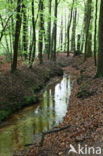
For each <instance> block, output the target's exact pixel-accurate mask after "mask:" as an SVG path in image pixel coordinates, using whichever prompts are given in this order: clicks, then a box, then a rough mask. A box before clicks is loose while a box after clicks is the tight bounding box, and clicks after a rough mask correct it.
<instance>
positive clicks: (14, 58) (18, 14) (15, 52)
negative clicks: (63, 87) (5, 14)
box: [11, 0, 22, 72]
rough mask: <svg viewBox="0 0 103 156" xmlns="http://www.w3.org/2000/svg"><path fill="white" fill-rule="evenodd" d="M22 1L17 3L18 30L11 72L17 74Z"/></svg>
mask: <svg viewBox="0 0 103 156" xmlns="http://www.w3.org/2000/svg"><path fill="white" fill-rule="evenodd" d="M21 2H22V0H18V1H17V6H18V7H17V15H16V29H15V40H14V54H13V63H12V66H11V72H15V70H16V69H17V57H18V45H19V36H20V29H21V15H20V12H21V6H20V5H19V4H20V3H21Z"/></svg>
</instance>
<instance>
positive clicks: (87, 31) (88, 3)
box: [84, 0, 92, 61]
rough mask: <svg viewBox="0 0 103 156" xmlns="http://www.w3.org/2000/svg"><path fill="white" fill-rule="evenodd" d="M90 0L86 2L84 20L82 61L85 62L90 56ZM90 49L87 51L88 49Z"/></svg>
mask: <svg viewBox="0 0 103 156" xmlns="http://www.w3.org/2000/svg"><path fill="white" fill-rule="evenodd" d="M91 5H92V0H88V1H87V7H86V18H85V28H86V41H85V55H84V61H86V59H87V57H90V56H91V47H90V46H91V44H90V42H91V32H90V24H91V13H92V6H91ZM88 47H89V48H90V49H89V48H88Z"/></svg>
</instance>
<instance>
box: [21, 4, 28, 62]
mask: <svg viewBox="0 0 103 156" xmlns="http://www.w3.org/2000/svg"><path fill="white" fill-rule="evenodd" d="M22 10H23V52H24V56H25V59H27V55H28V54H27V51H28V36H27V34H28V22H27V15H26V11H27V9H26V5H25V4H23V5H22Z"/></svg>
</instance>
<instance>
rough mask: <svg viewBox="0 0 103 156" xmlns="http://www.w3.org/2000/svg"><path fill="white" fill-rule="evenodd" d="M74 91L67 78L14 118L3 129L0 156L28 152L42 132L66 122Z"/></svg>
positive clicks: (0, 139)
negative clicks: (29, 145) (27, 148)
mask: <svg viewBox="0 0 103 156" xmlns="http://www.w3.org/2000/svg"><path fill="white" fill-rule="evenodd" d="M71 88H72V80H71V77H70V76H68V75H66V74H64V76H63V77H62V78H58V79H57V80H56V81H55V82H53V83H52V84H50V85H48V87H46V88H45V90H44V91H43V93H42V94H41V95H40V101H39V103H37V104H35V105H33V106H29V107H26V108H24V109H22V110H21V111H19V112H17V113H15V114H13V115H12V116H10V118H9V119H8V120H7V121H5V122H4V123H3V124H2V125H1V126H0V156H12V155H13V153H15V152H16V151H20V150H24V149H25V148H26V147H24V145H25V144H30V143H35V142H37V140H38V137H39V135H40V133H41V132H44V131H48V130H50V129H52V128H53V127H55V126H57V125H58V124H60V123H61V122H63V118H64V117H65V115H66V112H67V109H68V104H69V99H70V94H71Z"/></svg>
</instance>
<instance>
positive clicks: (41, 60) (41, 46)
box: [39, 0, 44, 64]
mask: <svg viewBox="0 0 103 156" xmlns="http://www.w3.org/2000/svg"><path fill="white" fill-rule="evenodd" d="M39 10H40V29H39V61H40V64H42V63H43V58H42V50H43V33H44V32H43V30H44V26H43V23H44V20H43V0H40V1H39Z"/></svg>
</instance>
